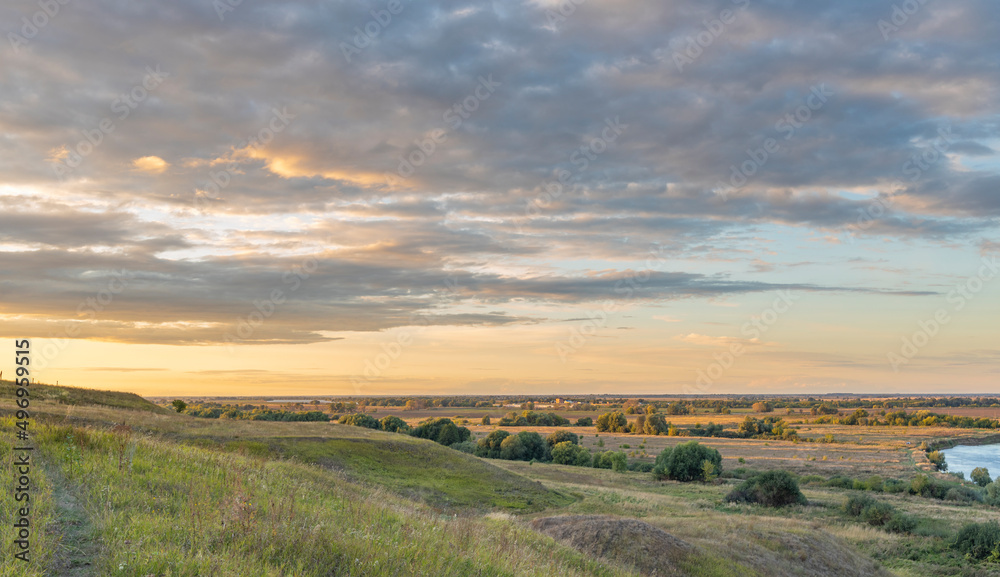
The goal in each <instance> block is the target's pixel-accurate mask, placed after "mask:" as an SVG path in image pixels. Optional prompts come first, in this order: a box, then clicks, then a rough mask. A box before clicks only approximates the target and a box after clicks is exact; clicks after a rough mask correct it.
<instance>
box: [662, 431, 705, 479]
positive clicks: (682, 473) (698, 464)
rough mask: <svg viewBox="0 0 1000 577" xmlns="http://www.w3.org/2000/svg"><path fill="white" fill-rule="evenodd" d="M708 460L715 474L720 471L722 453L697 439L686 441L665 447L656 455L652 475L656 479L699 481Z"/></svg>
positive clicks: (702, 476)
mask: <svg viewBox="0 0 1000 577" xmlns="http://www.w3.org/2000/svg"><path fill="white" fill-rule="evenodd" d="M705 461H708V462H709V463H710V464H711V465H712V466H714V468H715V475H718V474H719V473H721V472H722V455H720V454H719V452H718V451H717V450H715V449H713V448H711V447H706V446H704V445H701V444H699V443H698V441H688V442H687V443H681V444H679V445H677V446H675V447H673V448H670V447H668V448H666V449H664V450H663V451H662V452H660V454H659V455H658V456H657V457H656V465H655V466H654V468H653V475H654V476H655V477H656V478H657V479H672V480H674V481H683V482H687V481H701V480H708V479H706V477H705V473H706V466H705Z"/></svg>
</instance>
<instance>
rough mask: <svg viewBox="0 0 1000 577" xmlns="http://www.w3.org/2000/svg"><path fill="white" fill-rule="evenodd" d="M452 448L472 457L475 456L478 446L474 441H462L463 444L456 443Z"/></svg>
mask: <svg viewBox="0 0 1000 577" xmlns="http://www.w3.org/2000/svg"><path fill="white" fill-rule="evenodd" d="M451 448H452V449H455V450H456V451H461V452H463V453H468V454H470V455H473V454H475V452H476V444H475V443H473V442H472V441H462V442H461V443H455V444H453V445H451Z"/></svg>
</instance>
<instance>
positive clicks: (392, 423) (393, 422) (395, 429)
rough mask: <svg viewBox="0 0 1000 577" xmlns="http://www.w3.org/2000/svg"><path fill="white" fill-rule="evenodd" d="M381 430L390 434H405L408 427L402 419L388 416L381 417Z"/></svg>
mask: <svg viewBox="0 0 1000 577" xmlns="http://www.w3.org/2000/svg"><path fill="white" fill-rule="evenodd" d="M382 430H383V431H389V432H390V433H405V432H407V431H409V430H410V426H409V425H407V424H406V421H404V420H403V419H400V418H399V417H395V416H393V415H389V416H386V417H382Z"/></svg>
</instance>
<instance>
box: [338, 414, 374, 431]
mask: <svg viewBox="0 0 1000 577" xmlns="http://www.w3.org/2000/svg"><path fill="white" fill-rule="evenodd" d="M337 422H338V423H340V424H341V425H352V426H355V427H365V428H368V429H381V428H382V424H381V423H379V422H378V419H376V418H375V417H373V416H371V415H366V414H365V413H353V414H350V415H344V416H343V417H340V420H339V421H337Z"/></svg>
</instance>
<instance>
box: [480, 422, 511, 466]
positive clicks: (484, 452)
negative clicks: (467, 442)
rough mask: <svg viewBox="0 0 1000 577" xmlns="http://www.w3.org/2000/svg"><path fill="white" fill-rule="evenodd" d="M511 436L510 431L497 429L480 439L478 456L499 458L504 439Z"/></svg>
mask: <svg viewBox="0 0 1000 577" xmlns="http://www.w3.org/2000/svg"><path fill="white" fill-rule="evenodd" d="M509 436H510V433H508V432H507V431H503V430H500V429H497V430H496V431H493V432H492V433H490V434H489V435H486V436H485V437H483V438H482V439H479V442H478V443H477V444H476V456H477V457H487V458H490V459H499V458H500V445H501V443H503V441H504V439H506V438H507V437H509Z"/></svg>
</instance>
